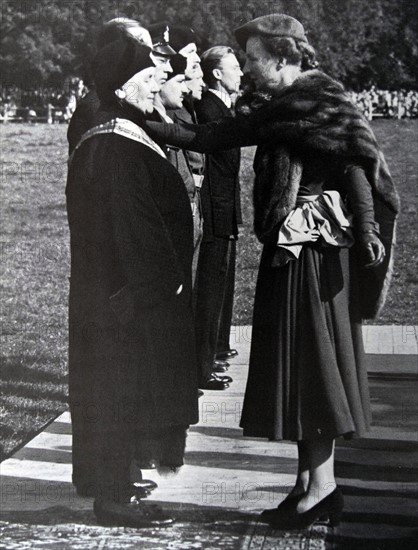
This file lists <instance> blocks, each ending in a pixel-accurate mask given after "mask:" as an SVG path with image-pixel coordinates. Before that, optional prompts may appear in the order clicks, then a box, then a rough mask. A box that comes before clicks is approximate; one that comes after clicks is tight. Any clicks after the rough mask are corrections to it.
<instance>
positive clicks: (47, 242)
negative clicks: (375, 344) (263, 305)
mask: <svg viewBox="0 0 418 550" xmlns="http://www.w3.org/2000/svg"><path fill="white" fill-rule="evenodd" d="M373 125H374V127H375V130H376V133H377V135H378V138H379V141H380V142H381V144H382V146H383V148H384V151H385V152H386V154H387V157H388V161H389V165H390V167H391V169H392V173H393V175H394V177H395V180H396V182H397V184H398V187H399V191H400V194H401V199H402V215H401V217H400V221H399V227H398V242H399V245H398V253H397V262H396V267H395V273H394V279H393V285H392V288H391V291H390V295H389V300H388V303H387V306H386V310H385V312H384V314H383V316H382V317H381V319H379V321H378V322H379V323H383V324H408V325H411V324H416V308H415V298H416V283H417V279H418V277H417V273H418V270H417V265H416V264H417V262H416V254H417V246H416V245H417V234H416V227H415V220H416V174H417V162H416V158H415V157H416V138H417V131H418V127H417V126H418V124H417V121H383V120H381V121H377V122H375V123H374V124H373ZM66 129H67V127H66V126H64V125H62V126H60V125H51V126H48V125H23V124H20V125H18V124H7V125H2V126H1V127H0V132H1V143H0V145H1V150H2V155H3V156H2V163H1V197H0V199H1V205H2V216H1V228H0V231H1V235H2V239H1V260H2V261H1V269H2V275H1V305H2V306H1V307H2V311H1V314H2V325H1V344H2V356H1V357H2V361H1V381H2V388H1V405H0V415H1V418H0V422H1V427H0V428H1V434H0V443H1V445H2V456H3V457H4V456H7V455H8V454H9V453H10V452H11V450H12V449H13V448H15V447H16V446H17V445H19V444H20V443H22V442H23V441H26V440H27V439H29V438H30V437H32V436H33V435H34V432H36V430H38V429H40V428H41V427H42V426H43V425H44V424H45V423H46V422H48V421H49V420H50V419H52V418H53V417H54V416H56V415H57V414H58V413H60V412H61V411H63V410H64V409H65V408H66V402H67V294H68V276H69V235H68V228H67V219H66V211H65V195H64V190H65V178H66V160H67V144H66V136H65V133H66ZM253 153H254V150H253V149H250V148H248V149H246V150H244V151H243V163H242V202H243V213H244V219H245V224H244V225H243V227H242V235H241V238H240V240H239V247H238V269H237V285H236V303H235V314H234V323H235V324H249V323H251V315H252V305H253V295H254V287H255V281H256V277H257V268H258V261H259V254H260V245H259V244H258V243H257V241H256V239H255V237H254V235H253V234H252V205H251V186H252V156H253Z"/></svg>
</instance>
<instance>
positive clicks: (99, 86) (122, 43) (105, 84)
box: [92, 37, 154, 99]
mask: <svg viewBox="0 0 418 550" xmlns="http://www.w3.org/2000/svg"><path fill="white" fill-rule="evenodd" d="M150 53H151V48H149V47H148V46H145V44H141V43H140V42H138V41H137V40H135V39H134V38H132V37H125V38H120V39H119V40H115V41H114V42H111V43H110V44H107V45H106V46H104V47H103V48H101V49H100V50H99V51H98V52H97V55H96V57H95V58H94V60H93V65H92V72H93V79H94V83H95V85H96V91H97V95H98V96H99V98H100V99H110V98H111V97H112V96H113V92H114V91H115V90H117V89H118V88H120V87H121V86H122V85H123V84H125V82H127V81H128V80H129V79H130V78H131V77H132V76H133V75H134V74H136V73H139V71H142V70H143V69H147V68H148V67H154V62H153V60H152V59H151V57H150Z"/></svg>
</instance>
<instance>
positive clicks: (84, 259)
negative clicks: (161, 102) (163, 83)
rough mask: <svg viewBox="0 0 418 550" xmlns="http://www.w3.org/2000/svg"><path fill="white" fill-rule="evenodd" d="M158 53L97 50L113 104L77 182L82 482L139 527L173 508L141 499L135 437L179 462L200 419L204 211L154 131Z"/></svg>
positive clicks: (72, 182) (74, 175)
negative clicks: (196, 304) (194, 298)
mask: <svg viewBox="0 0 418 550" xmlns="http://www.w3.org/2000/svg"><path fill="white" fill-rule="evenodd" d="M150 52H151V50H150V49H149V48H148V47H147V46H144V45H141V44H139V43H138V42H137V41H135V40H134V39H130V38H125V39H120V40H117V41H114V42H112V43H111V44H108V45H107V46H105V47H103V48H102V49H101V50H100V51H99V53H98V54H97V56H96V58H95V60H94V63H93V73H94V78H95V84H96V90H97V94H98V96H99V98H100V101H101V106H100V109H99V110H98V111H97V114H96V120H95V124H94V126H93V127H92V128H91V129H90V130H89V131H88V132H86V133H85V134H84V135H83V137H82V138H81V140H80V141H79V143H78V145H77V146H76V147H75V150H74V152H73V154H72V156H71V158H70V165H69V173H68V183H67V189H66V195H67V208H68V219H69V225H70V235H71V283H70V305H69V307H70V309H69V316H70V348H69V366H70V406H71V414H72V420H73V426H74V429H75V430H76V431H78V432H80V433H82V432H83V428H84V425H85V424H86V423H90V425H91V426H90V431H89V433H90V436H91V437H94V452H93V456H92V457H91V460H92V464H90V465H89V464H85V463H84V464H78V465H77V466H78V467H77V474H78V475H77V479H74V482H75V483H76V484H77V489H81V491H82V492H83V485H85V484H93V485H94V486H95V487H96V489H97V495H98V496H97V498H96V500H95V505H94V509H95V513H96V516H97V518H98V519H99V521H100V522H102V523H109V524H121V525H131V526H136V527H143V526H158V525H166V524H169V523H171V522H172V519H171V518H170V517H168V516H166V515H165V514H163V513H162V511H161V510H159V509H157V508H156V507H147V506H145V505H143V504H142V503H140V502H139V501H138V500H137V499H135V494H136V491H135V487H133V486H132V485H131V484H130V480H129V467H130V461H131V456H132V448H131V447H132V445H133V443H135V442H136V441H138V440H139V441H141V444H142V447H143V448H144V450H145V449H146V447H147V445H149V447H150V452H152V456H153V458H154V459H156V460H157V461H158V462H159V465H160V466H161V467H167V468H171V469H175V468H177V467H179V466H181V465H182V464H183V454H184V447H185V437H186V430H187V427H188V426H189V425H190V424H193V423H196V422H197V420H198V410H197V380H196V358H195V349H194V346H193V342H194V330H193V319H192V310H191V288H192V285H191V262H192V256H193V225H192V214H191V209H190V202H189V199H188V195H187V192H186V189H185V186H184V183H183V181H182V179H181V177H180V176H179V174H178V172H177V171H176V169H175V168H174V167H173V166H172V165H171V164H170V163H169V162H168V161H167V159H166V157H165V154H164V152H163V151H162V150H161V149H160V147H159V146H158V145H157V144H156V143H155V142H154V141H153V140H152V139H151V138H150V137H149V136H148V135H147V133H146V132H145V131H144V120H145V116H146V115H147V114H148V113H150V112H152V110H153V101H154V96H155V93H156V92H157V91H158V90H159V88H158V87H157V85H156V82H155V80H154V73H155V67H154V63H153V61H152V60H151V57H150ZM83 467H84V471H83Z"/></svg>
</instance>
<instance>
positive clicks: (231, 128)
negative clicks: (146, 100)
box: [147, 116, 263, 153]
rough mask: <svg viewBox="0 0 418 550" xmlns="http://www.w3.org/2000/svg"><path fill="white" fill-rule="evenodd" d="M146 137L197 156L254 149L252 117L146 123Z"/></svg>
mask: <svg viewBox="0 0 418 550" xmlns="http://www.w3.org/2000/svg"><path fill="white" fill-rule="evenodd" d="M147 127H148V129H149V133H150V134H151V135H152V136H153V137H154V138H155V139H156V140H158V141H161V142H163V143H168V144H169V145H175V146H176V147H180V148H181V149H189V150H191V151H197V152H199V153H213V152H216V151H222V150H226V149H234V148H236V147H246V146H249V145H258V144H259V143H261V142H262V141H263V140H262V139H261V138H260V137H259V133H258V131H257V129H256V128H257V126H256V125H255V124H254V119H253V118H252V117H245V116H237V117H234V118H232V117H231V118H222V119H220V120H216V121H214V122H209V123H207V124H186V123H183V122H181V123H177V124H166V123H159V122H151V121H148V122H147Z"/></svg>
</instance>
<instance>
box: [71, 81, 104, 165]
mask: <svg viewBox="0 0 418 550" xmlns="http://www.w3.org/2000/svg"><path fill="white" fill-rule="evenodd" d="M99 107H100V100H99V98H98V97H97V94H96V91H95V90H91V91H90V92H89V93H88V94H87V95H85V96H84V97H83V98H81V100H80V101H79V103H78V105H77V108H76V110H75V111H74V113H73V116H72V117H71V120H70V124H69V125H68V131H67V139H68V145H69V153H70V155H71V153H72V152H73V150H74V148H75V147H76V145H77V144H78V142H79V141H80V139H81V136H82V135H83V134H84V133H85V132H87V130H90V128H92V126H94V124H95V121H96V115H97V111H98V110H99Z"/></svg>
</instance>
